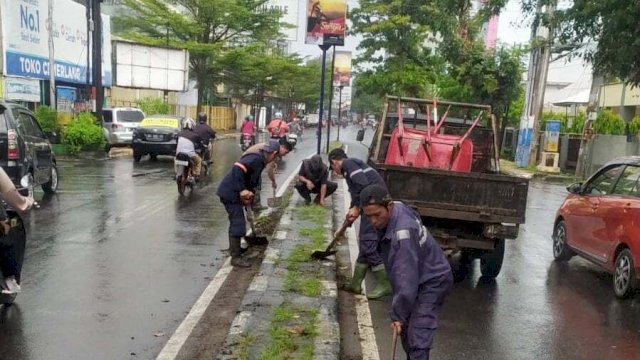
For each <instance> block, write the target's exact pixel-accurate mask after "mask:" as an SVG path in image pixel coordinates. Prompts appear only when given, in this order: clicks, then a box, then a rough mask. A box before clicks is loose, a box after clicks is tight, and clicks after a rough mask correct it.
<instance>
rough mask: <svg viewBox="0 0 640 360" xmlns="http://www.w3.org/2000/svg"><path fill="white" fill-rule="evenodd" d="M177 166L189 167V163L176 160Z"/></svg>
mask: <svg viewBox="0 0 640 360" xmlns="http://www.w3.org/2000/svg"><path fill="white" fill-rule="evenodd" d="M176 165H179V166H189V162H188V161H184V160H176Z"/></svg>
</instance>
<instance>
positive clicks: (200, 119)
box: [198, 111, 207, 123]
mask: <svg viewBox="0 0 640 360" xmlns="http://www.w3.org/2000/svg"><path fill="white" fill-rule="evenodd" d="M198 122H199V123H206V122H207V113H205V112H204V111H201V112H199V113H198Z"/></svg>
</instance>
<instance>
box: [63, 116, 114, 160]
mask: <svg viewBox="0 0 640 360" xmlns="http://www.w3.org/2000/svg"><path fill="white" fill-rule="evenodd" d="M62 143H63V144H66V145H69V146H70V148H71V151H72V152H73V153H78V152H80V151H82V150H98V149H101V148H102V146H103V145H104V143H105V138H104V135H103V133H102V127H101V126H100V125H98V123H97V122H96V118H95V117H94V116H93V115H91V113H88V112H82V113H79V114H78V115H77V116H76V117H75V118H74V119H73V120H72V121H71V123H69V125H67V127H66V128H65V129H64V132H63V133H62Z"/></svg>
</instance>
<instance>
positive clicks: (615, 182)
mask: <svg viewBox="0 0 640 360" xmlns="http://www.w3.org/2000/svg"><path fill="white" fill-rule="evenodd" d="M639 180H640V156H634V157H625V158H620V159H617V160H614V161H611V162H609V163H607V164H606V165H605V166H603V167H602V168H601V169H600V170H598V171H597V172H596V173H595V174H594V175H592V176H591V177H590V178H589V179H588V180H587V181H586V182H585V183H584V184H582V183H576V184H572V185H570V186H569V187H567V190H568V191H569V195H567V198H566V199H565V200H564V203H563V204H562V206H561V207H560V209H559V210H558V212H557V214H556V220H555V224H554V230H553V256H554V258H555V259H556V261H567V260H569V259H571V258H572V257H573V256H574V255H579V256H580V257H582V258H585V259H587V260H589V261H591V262H593V263H595V264H597V265H599V266H601V267H603V268H604V269H606V270H607V271H608V272H610V273H612V274H613V290H614V292H615V294H616V296H618V297H619V298H626V297H629V296H631V295H632V294H633V293H634V292H635V289H636V285H637V284H638V275H639V274H640V222H639V220H640V183H639Z"/></svg>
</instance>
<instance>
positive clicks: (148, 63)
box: [115, 41, 189, 91]
mask: <svg viewBox="0 0 640 360" xmlns="http://www.w3.org/2000/svg"><path fill="white" fill-rule="evenodd" d="M115 47H116V48H115V54H116V56H115V58H116V69H115V77H116V81H115V84H116V85H117V86H123V87H133V88H141V89H156V90H169V91H186V90H187V85H188V81H189V52H188V51H186V50H177V49H168V48H161V47H153V46H147V45H141V44H135V43H129V42H123V41H117V42H115Z"/></svg>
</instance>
